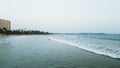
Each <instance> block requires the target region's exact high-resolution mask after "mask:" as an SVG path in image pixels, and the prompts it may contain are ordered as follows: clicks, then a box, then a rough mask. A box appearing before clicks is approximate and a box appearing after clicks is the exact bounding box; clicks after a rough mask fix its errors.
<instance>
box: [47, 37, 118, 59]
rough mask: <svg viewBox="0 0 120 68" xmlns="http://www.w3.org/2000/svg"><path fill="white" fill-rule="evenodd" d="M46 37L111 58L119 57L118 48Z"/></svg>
mask: <svg viewBox="0 0 120 68" xmlns="http://www.w3.org/2000/svg"><path fill="white" fill-rule="evenodd" d="M48 38H49V39H50V40H52V41H56V42H60V43H63V44H67V45H70V46H74V47H77V48H81V49H84V50H87V51H90V52H93V53H96V54H101V55H105V56H109V57H112V58H120V50H119V49H116V50H113V49H110V48H104V47H97V46H96V47H95V46H94V45H95V44H90V46H86V45H82V44H80V43H75V42H71V41H67V40H66V39H58V38H55V37H48ZM88 45H89V44H88ZM92 45H93V46H92Z"/></svg>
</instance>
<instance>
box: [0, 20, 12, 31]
mask: <svg viewBox="0 0 120 68" xmlns="http://www.w3.org/2000/svg"><path fill="white" fill-rule="evenodd" d="M4 28H5V29H7V30H10V29H11V22H10V21H9V20H5V19H0V29H4Z"/></svg>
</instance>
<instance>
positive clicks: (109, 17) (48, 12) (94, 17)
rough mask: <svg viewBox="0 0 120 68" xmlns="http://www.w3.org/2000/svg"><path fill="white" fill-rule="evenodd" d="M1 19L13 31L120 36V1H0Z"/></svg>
mask: <svg viewBox="0 0 120 68" xmlns="http://www.w3.org/2000/svg"><path fill="white" fill-rule="evenodd" d="M0 18H2V19H7V20H10V21H11V24H12V29H27V30H30V29H32V30H43V31H48V32H54V33H74V32H75V33H81V32H87V33H90V32H92V33H100V32H102V33H119V34H120V0H0Z"/></svg>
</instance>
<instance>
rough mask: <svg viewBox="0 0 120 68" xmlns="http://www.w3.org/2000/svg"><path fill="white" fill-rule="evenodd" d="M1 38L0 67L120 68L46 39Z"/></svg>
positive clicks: (116, 62) (119, 62)
mask: <svg viewBox="0 0 120 68" xmlns="http://www.w3.org/2000/svg"><path fill="white" fill-rule="evenodd" d="M48 37H49V36H41V35H40V36H39V35H36V36H35V35H33V36H2V37H0V68H120V60H118V59H114V58H110V57H107V56H102V55H98V54H94V53H92V52H88V51H85V50H82V49H80V48H77V47H72V46H69V45H66V44H63V43H59V42H56V41H52V40H49V39H48Z"/></svg>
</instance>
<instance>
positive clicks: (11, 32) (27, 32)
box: [0, 28, 51, 35]
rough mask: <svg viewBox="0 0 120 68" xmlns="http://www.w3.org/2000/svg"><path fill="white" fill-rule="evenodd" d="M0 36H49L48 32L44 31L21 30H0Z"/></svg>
mask: <svg viewBox="0 0 120 68" xmlns="http://www.w3.org/2000/svg"><path fill="white" fill-rule="evenodd" d="M0 34H4V35H34V34H36V35H48V34H51V33H49V32H44V31H37V30H21V29H16V30H7V29H6V28H3V29H0Z"/></svg>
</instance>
